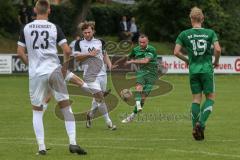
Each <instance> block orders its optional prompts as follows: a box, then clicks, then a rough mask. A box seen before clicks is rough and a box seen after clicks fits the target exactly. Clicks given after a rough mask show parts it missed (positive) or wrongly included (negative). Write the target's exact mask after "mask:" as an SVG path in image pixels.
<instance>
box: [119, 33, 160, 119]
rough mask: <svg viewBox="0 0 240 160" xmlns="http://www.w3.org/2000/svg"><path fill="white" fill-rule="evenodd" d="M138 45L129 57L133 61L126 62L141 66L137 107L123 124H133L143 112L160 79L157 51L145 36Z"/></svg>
mask: <svg viewBox="0 0 240 160" xmlns="http://www.w3.org/2000/svg"><path fill="white" fill-rule="evenodd" d="M138 43H139V45H138V46H137V47H135V48H134V49H133V50H132V52H131V53H130V54H129V56H128V57H129V58H130V59H131V60H129V61H126V64H138V65H139V66H140V69H139V70H137V71H136V91H135V100H136V106H135V108H134V110H133V113H132V114H130V115H129V116H128V117H127V118H126V119H123V120H122V123H129V122H131V121H132V120H133V119H134V118H135V117H136V115H137V113H138V112H140V111H142V107H143V105H144V101H145V99H146V97H147V96H148V95H149V94H150V92H151V90H152V88H153V85H154V83H155V81H156V80H157V79H158V63H157V54H156V49H155V48H154V47H153V46H151V45H149V44H148V37H147V36H146V35H144V34H141V35H140V36H139V39H138Z"/></svg>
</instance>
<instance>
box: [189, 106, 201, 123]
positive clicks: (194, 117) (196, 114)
mask: <svg viewBox="0 0 240 160" xmlns="http://www.w3.org/2000/svg"><path fill="white" fill-rule="evenodd" d="M191 112H192V113H191V117H192V126H193V128H194V127H195V124H196V123H197V122H198V121H199V117H200V104H198V103H192V108H191Z"/></svg>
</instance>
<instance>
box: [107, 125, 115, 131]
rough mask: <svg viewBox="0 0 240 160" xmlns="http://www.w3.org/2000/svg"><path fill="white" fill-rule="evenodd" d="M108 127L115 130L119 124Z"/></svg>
mask: <svg viewBox="0 0 240 160" xmlns="http://www.w3.org/2000/svg"><path fill="white" fill-rule="evenodd" d="M108 128H109V129H110V130H111V131H115V130H116V129H117V126H116V125H112V126H108Z"/></svg>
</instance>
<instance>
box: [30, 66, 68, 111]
mask: <svg viewBox="0 0 240 160" xmlns="http://www.w3.org/2000/svg"><path fill="white" fill-rule="evenodd" d="M49 92H50V93H51V94H52V95H53V96H54V98H55V99H56V101H57V102H60V101H63V100H68V99H69V95H68V91H67V86H66V83H65V81H64V78H63V75H62V72H61V68H60V67H59V68H57V69H55V70H54V71H53V72H52V73H51V74H45V75H41V76H35V77H33V78H31V79H30V80H29V93H30V100H31V104H32V105H34V106H37V107H40V106H41V105H42V104H45V100H46V97H47V96H48V94H49Z"/></svg>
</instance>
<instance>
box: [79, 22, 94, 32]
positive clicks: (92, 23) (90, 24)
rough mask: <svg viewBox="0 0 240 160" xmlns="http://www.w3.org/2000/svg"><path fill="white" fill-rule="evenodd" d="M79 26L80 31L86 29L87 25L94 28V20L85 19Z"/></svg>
mask: <svg viewBox="0 0 240 160" xmlns="http://www.w3.org/2000/svg"><path fill="white" fill-rule="evenodd" d="M79 27H80V29H81V31H83V30H85V29H88V27H91V28H92V30H95V22H94V21H85V22H82V23H80V24H79Z"/></svg>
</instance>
